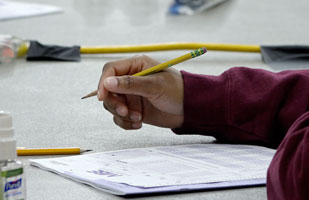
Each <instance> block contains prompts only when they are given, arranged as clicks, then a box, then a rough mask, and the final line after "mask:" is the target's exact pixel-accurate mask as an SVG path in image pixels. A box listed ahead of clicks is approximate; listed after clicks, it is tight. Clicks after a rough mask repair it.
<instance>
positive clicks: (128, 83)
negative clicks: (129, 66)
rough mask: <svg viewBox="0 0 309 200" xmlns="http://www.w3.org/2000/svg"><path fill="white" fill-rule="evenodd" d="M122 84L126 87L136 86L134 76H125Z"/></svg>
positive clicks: (121, 81)
mask: <svg viewBox="0 0 309 200" xmlns="http://www.w3.org/2000/svg"><path fill="white" fill-rule="evenodd" d="M120 85H122V86H123V87H125V88H126V89H130V88H132V87H133V86H134V79H133V77H132V76H127V75H126V76H124V77H122V78H121V80H120Z"/></svg>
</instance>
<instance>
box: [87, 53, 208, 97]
mask: <svg viewBox="0 0 309 200" xmlns="http://www.w3.org/2000/svg"><path fill="white" fill-rule="evenodd" d="M206 51H207V50H206V48H204V47H203V48H199V49H197V50H195V51H191V52H190V53H187V54H185V55H183V56H180V57H177V58H175V59H173V60H170V61H167V62H164V63H161V64H158V65H156V66H153V67H151V68H148V69H146V70H143V71H141V72H138V73H136V74H133V75H132V76H146V75H149V74H153V73H156V72H159V71H162V70H164V69H166V68H168V67H171V66H173V65H176V64H178V63H181V62H184V61H186V60H189V59H191V58H195V57H197V56H200V55H203V54H204V53H206ZM97 92H98V91H97V90H95V91H93V92H91V93H89V94H87V95H86V96H84V97H82V99H85V98H88V97H92V96H95V95H97Z"/></svg>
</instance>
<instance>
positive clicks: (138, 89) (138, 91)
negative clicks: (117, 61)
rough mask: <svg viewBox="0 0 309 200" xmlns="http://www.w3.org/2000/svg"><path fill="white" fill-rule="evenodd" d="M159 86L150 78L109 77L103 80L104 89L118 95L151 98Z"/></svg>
mask: <svg viewBox="0 0 309 200" xmlns="http://www.w3.org/2000/svg"><path fill="white" fill-rule="evenodd" d="M158 85H159V84H157V83H156V81H155V79H154V78H153V77H152V76H111V77H108V78H106V79H105V80H104V87H105V88H106V89H107V90H108V91H110V92H114V93H118V94H133V95H139V96H143V97H151V96H153V95H154V94H155V93H156V91H157V89H158V88H159V86H158Z"/></svg>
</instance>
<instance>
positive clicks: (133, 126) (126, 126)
mask: <svg viewBox="0 0 309 200" xmlns="http://www.w3.org/2000/svg"><path fill="white" fill-rule="evenodd" d="M114 122H115V124H117V125H118V126H120V127H121V128H123V129H126V130H132V129H140V128H141V127H142V122H131V121H126V120H124V119H123V118H120V117H116V116H114Z"/></svg>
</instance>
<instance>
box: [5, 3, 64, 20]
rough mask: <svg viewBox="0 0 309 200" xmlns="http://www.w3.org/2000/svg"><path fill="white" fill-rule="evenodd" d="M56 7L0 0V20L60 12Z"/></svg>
mask: <svg viewBox="0 0 309 200" xmlns="http://www.w3.org/2000/svg"><path fill="white" fill-rule="evenodd" d="M61 11H62V9H61V8H59V7H56V6H50V5H44V4H33V3H23V2H16V1H3V0H0V20H8V19H15V18H22V17H30V16H35V15H44V14H49V13H57V12H61Z"/></svg>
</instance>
